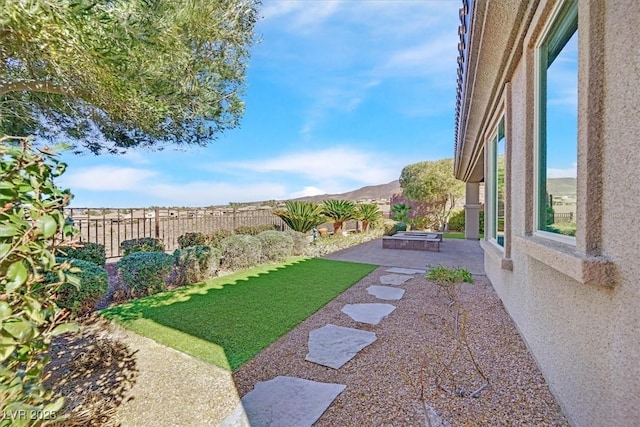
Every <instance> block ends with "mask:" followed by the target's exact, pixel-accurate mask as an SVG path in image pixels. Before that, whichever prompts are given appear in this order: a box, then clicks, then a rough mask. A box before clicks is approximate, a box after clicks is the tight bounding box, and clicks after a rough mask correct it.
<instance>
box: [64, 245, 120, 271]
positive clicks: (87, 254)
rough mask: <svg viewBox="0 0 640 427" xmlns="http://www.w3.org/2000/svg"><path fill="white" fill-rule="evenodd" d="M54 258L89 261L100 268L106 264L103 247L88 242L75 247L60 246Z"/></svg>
mask: <svg viewBox="0 0 640 427" xmlns="http://www.w3.org/2000/svg"><path fill="white" fill-rule="evenodd" d="M56 256H61V257H63V258H73V259H80V260H83V261H89V262H92V263H94V264H96V265H99V266H102V267H104V265H105V263H106V262H107V256H106V253H105V250H104V245H101V244H99V243H89V242H88V243H79V244H77V245H76V246H61V247H59V248H58V250H57V251H56Z"/></svg>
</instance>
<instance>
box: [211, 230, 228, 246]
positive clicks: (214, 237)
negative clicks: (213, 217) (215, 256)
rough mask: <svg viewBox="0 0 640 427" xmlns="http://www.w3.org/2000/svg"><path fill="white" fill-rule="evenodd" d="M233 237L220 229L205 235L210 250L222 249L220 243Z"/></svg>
mask: <svg viewBox="0 0 640 427" xmlns="http://www.w3.org/2000/svg"><path fill="white" fill-rule="evenodd" d="M231 235H233V233H232V232H231V231H229V230H225V229H221V230H216V231H214V232H211V233H209V234H207V235H206V244H207V246H210V247H212V248H218V249H222V241H223V240H224V239H226V238H227V237H229V236H231Z"/></svg>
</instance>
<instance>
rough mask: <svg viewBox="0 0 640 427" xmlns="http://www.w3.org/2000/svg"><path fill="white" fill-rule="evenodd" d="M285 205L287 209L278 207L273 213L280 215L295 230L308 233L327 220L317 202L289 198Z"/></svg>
mask: <svg viewBox="0 0 640 427" xmlns="http://www.w3.org/2000/svg"><path fill="white" fill-rule="evenodd" d="M285 207H286V209H285V210H282V209H278V210H275V211H273V214H274V215H277V216H279V217H280V218H281V219H282V221H284V223H285V224H287V225H288V226H289V228H291V229H292V230H294V231H299V232H300V233H306V232H308V231H311V229H313V227H317V226H318V225H320V224H322V223H324V222H325V221H326V218H325V217H324V215H323V214H322V206H320V205H318V204H317V203H312V202H299V201H294V200H287V201H286V202H285Z"/></svg>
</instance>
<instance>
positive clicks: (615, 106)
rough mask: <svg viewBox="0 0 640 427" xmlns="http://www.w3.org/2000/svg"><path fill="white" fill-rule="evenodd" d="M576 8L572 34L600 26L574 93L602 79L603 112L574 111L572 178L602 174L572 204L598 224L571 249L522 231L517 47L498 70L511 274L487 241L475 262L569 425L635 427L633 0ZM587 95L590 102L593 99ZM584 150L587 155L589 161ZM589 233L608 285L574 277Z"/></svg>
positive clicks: (637, 35) (524, 99) (636, 15)
mask: <svg viewBox="0 0 640 427" xmlns="http://www.w3.org/2000/svg"><path fill="white" fill-rule="evenodd" d="M552 3H554V2H553V1H551V0H549V1H541V2H540V5H539V12H537V14H536V16H535V17H534V20H533V22H532V27H534V26H535V25H536V24H538V23H539V22H540V21H542V20H544V19H545V15H544V13H543V12H542V11H543V10H544V9H545V8H547V9H549V5H550V4H552ZM579 10H580V24H579V25H580V31H581V33H580V37H581V38H582V37H583V32H584V31H585V28H594V31H595V30H598V31H601V32H603V33H604V40H603V42H602V43H603V45H604V64H601V65H600V66H599V67H598V65H597V61H596V62H594V56H593V55H594V53H593V52H591V54H589V52H587V50H588V49H587V48H586V47H585V45H584V43H582V42H581V45H580V66H581V67H584V66H585V64H595V65H593V68H592V69H591V70H588V73H585V72H584V71H585V70H584V69H583V68H581V78H580V85H581V87H580V90H579V94H580V99H579V102H582V101H583V100H584V99H586V98H587V95H586V94H587V93H589V91H591V92H590V93H591V94H594V93H595V94H597V93H598V90H596V89H597V88H596V89H594V88H593V87H590V85H593V82H594V81H596V82H597V81H601V83H602V87H601V88H600V89H601V93H602V94H603V96H601V97H600V98H601V99H600V103H599V105H600V106H601V107H602V109H601V110H598V109H597V108H595V109H594V108H592V106H591V107H589V108H586V107H584V106H581V109H580V117H579V125H580V127H581V129H580V132H579V135H580V137H579V144H580V149H579V150H580V156H581V158H580V160H579V175H578V179H579V180H582V181H583V182H586V181H587V178H588V177H589V174H590V173H592V170H590V169H589V168H588V167H587V165H592V163H589V162H592V161H594V160H599V164H598V167H599V168H601V171H600V172H597V173H596V174H597V175H598V177H599V178H598V179H601V183H602V184H601V185H602V188H601V192H600V191H599V192H598V194H595V195H594V194H588V192H589V191H591V190H590V189H584V190H583V192H584V193H583V197H582V202H580V201H579V202H578V204H579V205H578V210H579V211H580V212H581V213H580V212H579V215H583V217H582V222H580V223H579V224H581V225H582V227H583V229H582V230H579V233H582V232H584V231H585V230H584V229H585V228H587V227H596V228H597V226H598V224H599V223H600V224H601V232H599V233H596V237H593V236H590V237H589V238H588V239H586V240H589V241H588V242H585V238H582V237H581V236H578V245H577V246H576V247H575V248H573V249H572V248H571V247H568V248H567V247H562V245H557V244H551V243H548V242H545V240H544V239H536V238H535V237H532V236H531V230H532V224H533V220H532V218H533V202H532V198H533V195H532V191H533V187H532V186H533V182H532V173H533V166H532V162H533V160H532V156H533V150H532V145H531V144H532V142H533V141H534V134H533V132H534V121H533V114H534V109H533V89H534V79H533V56H532V54H531V50H530V49H526V48H525V51H524V55H523V57H522V58H521V59H520V61H519V62H518V64H517V67H516V68H515V71H514V72H513V74H512V75H510V76H508V81H510V85H509V88H510V90H511V96H510V97H508V98H507V99H511V104H510V105H509V106H507V107H506V108H507V109H508V110H509V111H510V114H509V115H510V120H509V122H508V123H507V126H510V127H511V129H510V130H511V140H510V141H508V142H507V144H508V150H511V152H510V154H511V157H510V158H511V164H510V170H511V174H510V179H511V192H510V194H509V195H508V198H509V199H508V200H509V202H510V203H511V211H510V212H511V216H510V217H509V219H508V220H509V223H510V224H511V236H512V237H511V238H512V241H511V242H510V243H511V261H512V263H511V264H512V271H510V270H507V269H505V268H504V265H505V263H504V260H503V259H502V258H503V253H502V252H501V249H499V248H497V247H496V246H494V245H493V244H492V243H490V242H487V241H485V242H483V247H484V248H485V269H486V272H487V275H488V277H489V278H490V279H491V281H492V283H493V284H494V287H495V288H496V291H497V292H498V294H499V296H500V298H501V299H502V300H503V302H504V305H505V307H506V308H507V310H508V311H509V313H510V314H511V316H512V318H513V319H514V321H515V322H516V324H517V326H518V328H519V330H520V332H521V334H522V335H523V337H524V339H525V341H526V342H527V344H528V345H529V347H530V349H531V351H532V353H533V355H534V357H535V359H536V360H537V362H538V364H539V366H540V368H541V370H542V372H543V374H544V375H545V377H546V379H547V381H548V383H549V385H550V387H551V389H552V391H553V392H554V394H555V395H556V397H557V399H558V401H559V403H560V404H561V406H562V407H563V410H564V411H565V414H566V415H567V417H568V418H569V419H570V421H571V422H572V424H574V425H576V426H637V425H640V50H638V46H640V26H639V25H638V23H639V22H640V2H637V1H635V0H633V1H632V0H616V1H615V2H614V1H611V2H609V1H606V2H605V1H604V0H592V1H588V0H584V1H580V9H579ZM594 25H595V26H598V25H599V26H600V27H599V28H595V27H594ZM594 34H595V32H594ZM531 37H535V31H534V30H533V29H532V30H531V31H530V37H529V38H528V39H527V41H530V40H531ZM585 40H587V39H586V38H585ZM589 55H591V56H589ZM596 56H597V55H596ZM596 59H597V58H596ZM589 73H590V74H589ZM598 76H600V77H598ZM599 79H600V80H599ZM500 84H506V81H505V82H500ZM590 102H595V103H594V104H593V105H598V102H597V100H596V101H593V100H592V101H590ZM596 114H597V116H596ZM594 123H595V124H594ZM589 126H591V128H590V129H587V128H588V127H589ZM594 126H595V128H593V127H594ZM593 135H596V137H594V136H593ZM587 145H589V147H587ZM589 150H591V151H589ZM587 152H588V153H590V154H589V156H591V157H589V159H590V160H589V162H587V157H588V156H587V154H586V153H587ZM594 153H597V154H598V155H597V157H594ZM595 169H597V168H595ZM595 169H594V170H595ZM589 179H593V177H592V176H591V177H589ZM590 182H591V181H590ZM586 201H588V202H589V203H587V202H586ZM594 217H597V218H594ZM600 220H601V221H600ZM589 232H591V230H589ZM584 235H586V233H585V234H584ZM598 236H599V237H598ZM594 239H595V240H597V245H596V246H598V250H597V251H596V252H597V253H596V255H599V256H600V258H601V259H605V260H608V261H611V263H612V264H613V266H614V267H615V272H616V277H615V284H614V285H613V286H605V285H604V284H600V285H599V284H598V280H595V281H592V282H591V283H590V284H589V283H584V281H583V280H581V279H580V277H579V276H580V272H578V273H576V267H575V265H579V264H580V262H582V261H585V265H588V263H589V262H590V260H591V258H590V256H591V255H593V252H594V251H593V250H592V249H589V248H590V246H589V245H590V244H591V242H593V241H594ZM585 248H586V249H585ZM534 249H535V250H534ZM587 249H589V250H588V251H587ZM534 252H535V254H534ZM565 261H566V265H567V268H566V269H564V268H563V265H565V264H563V263H564V262H565ZM552 266H553V267H552ZM595 268H599V267H597V266H596V267H595ZM579 269H580V268H579V267H578V270H579ZM584 270H585V271H586V270H588V267H584ZM603 271H604V270H603ZM610 271H611V270H606V272H605V273H604V275H605V276H610ZM565 273H566V274H565Z"/></svg>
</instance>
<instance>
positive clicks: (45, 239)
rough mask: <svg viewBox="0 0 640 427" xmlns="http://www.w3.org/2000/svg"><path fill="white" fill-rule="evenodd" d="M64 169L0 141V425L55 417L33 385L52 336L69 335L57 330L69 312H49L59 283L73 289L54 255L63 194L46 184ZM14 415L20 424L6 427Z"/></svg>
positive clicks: (66, 228) (63, 230) (61, 227)
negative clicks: (19, 416)
mask: <svg viewBox="0 0 640 427" xmlns="http://www.w3.org/2000/svg"><path fill="white" fill-rule="evenodd" d="M64 169H65V165H64V164H63V163H60V162H58V160H57V159H56V158H55V157H54V155H53V154H52V152H51V151H48V150H41V151H39V152H38V151H34V150H32V149H31V148H30V146H29V144H28V142H27V140H26V139H18V140H17V139H16V138H10V137H3V138H0V172H1V175H0V177H1V180H0V206H2V208H1V209H0V413H2V414H4V415H5V417H4V418H3V419H4V422H3V421H0V425H27V423H28V421H26V420H39V421H34V422H33V423H32V424H29V425H40V424H41V423H42V422H44V421H45V420H42V419H41V417H37V416H36V414H38V413H40V414H49V415H51V416H54V417H55V411H59V410H60V409H61V407H62V404H63V403H64V402H63V399H57V400H56V401H55V402H53V396H52V394H51V393H50V392H48V391H46V390H45V389H44V388H43V387H42V384H41V383H42V373H43V369H44V367H45V365H46V363H47V361H48V352H49V344H50V342H51V339H52V337H53V336H55V335H58V334H60V333H63V332H66V331H69V330H71V329H75V326H74V325H72V324H69V323H64V319H65V317H66V316H67V315H68V314H69V313H65V312H64V311H63V310H60V309H59V308H58V307H57V306H56V303H55V301H56V292H57V290H58V288H59V287H60V286H61V285H62V284H64V283H69V284H71V285H73V286H76V287H79V286H80V283H79V280H78V278H77V277H75V276H73V275H68V276H67V274H66V272H67V270H69V269H70V267H71V265H70V264H69V263H58V262H57V261H56V258H55V255H54V254H55V248H56V246H57V245H58V244H59V243H61V242H60V238H61V236H62V235H70V234H71V232H72V226H71V224H67V223H65V219H64V215H63V208H64V207H65V206H66V205H67V204H68V203H69V201H70V200H71V194H69V193H68V192H67V191H61V190H60V189H58V188H57V187H56V186H55V184H54V179H55V178H56V177H58V176H60V175H61V174H62V173H63V172H64ZM45 275H49V276H50V277H51V278H52V279H51V281H45ZM16 411H25V412H24V414H25V416H26V418H24V417H23V418H24V420H23V421H24V422H23V423H20V420H16V423H15V424H11V421H9V414H11V413H13V414H16V413H17V412H16ZM49 415H47V417H48V416H49ZM32 417H33V418H32ZM7 423H8V424H7Z"/></svg>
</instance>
